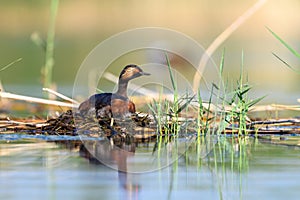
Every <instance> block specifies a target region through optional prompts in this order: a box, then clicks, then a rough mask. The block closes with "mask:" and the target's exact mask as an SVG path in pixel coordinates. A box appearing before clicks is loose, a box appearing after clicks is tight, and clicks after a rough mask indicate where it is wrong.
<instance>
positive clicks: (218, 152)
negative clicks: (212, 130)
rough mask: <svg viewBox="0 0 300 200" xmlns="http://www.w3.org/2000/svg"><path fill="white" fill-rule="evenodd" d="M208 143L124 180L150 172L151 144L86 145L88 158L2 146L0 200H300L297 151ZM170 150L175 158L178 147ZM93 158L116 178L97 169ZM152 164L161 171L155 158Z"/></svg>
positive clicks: (69, 146)
mask: <svg viewBox="0 0 300 200" xmlns="http://www.w3.org/2000/svg"><path fill="white" fill-rule="evenodd" d="M10 137H11V138H13V137H12V136H10ZM6 138H8V136H7V137H6ZM288 139H289V138H288ZM212 141H214V142H211V145H212V148H211V149H210V150H209V151H206V152H205V151H204V150H203V148H202V147H204V144H205V143H207V142H205V141H203V143H201V142H200V143H198V141H195V142H192V143H191V144H190V146H189V148H188V149H187V151H186V152H185V153H184V154H182V155H181V156H179V157H178V159H177V160H176V161H175V162H172V163H171V164H170V165H169V166H168V167H164V168H160V169H159V170H156V171H152V172H150V173H126V172H125V171H124V170H125V169H126V168H127V170H128V169H129V170H130V169H131V168H132V166H133V163H132V162H133V161H134V162H137V161H138V159H139V164H141V165H142V166H147V165H149V160H148V157H147V159H143V157H142V156H140V155H139V154H140V153H141V152H143V151H150V152H151V155H152V151H153V148H154V146H155V142H153V143H149V144H147V145H143V144H141V143H138V144H136V143H134V142H133V143H131V144H129V143H127V144H124V145H123V146H117V145H113V146H112V145H111V146H108V144H109V141H108V143H107V144H106V143H104V144H102V143H101V141H88V142H87V145H86V146H87V148H89V150H93V151H87V148H85V147H84V146H83V144H82V142H81V141H76V140H73V141H71V140H62V141H59V140H57V141H56V142H45V141H40V140H28V139H26V140H25V139H22V140H15V141H12V140H11V141H9V140H2V141H0V155H1V159H0V185H1V187H0V198H1V199H22V198H23V197H24V196H26V197H28V198H31V199H41V198H49V199H51V198H52V199H55V198H56V199H61V198H64V197H65V196H66V195H68V198H70V199H95V198H97V199H138V198H143V199H156V198H157V199H188V198H191V199H196V198H203V199H255V198H257V199H267V198H271V199H282V198H289V199H297V197H298V195H299V191H298V189H297V188H298V187H299V178H300V173H299V166H300V159H299V158H300V156H299V155H300V154H299V152H300V150H299V148H297V147H289V146H288V147H287V146H278V145H273V144H270V143H261V142H260V140H254V139H253V138H245V139H242V140H237V139H236V138H231V137H220V138H217V140H212ZM8 142H9V143H8ZM264 142H265V141H264ZM163 144H164V143H163ZM233 144H239V145H233ZM163 146H166V145H165V144H164V145H162V146H161V147H163ZM170 146H171V147H172V152H174V151H175V149H174V147H175V145H170ZM120 148H123V150H124V149H125V150H127V152H126V151H123V152H122V151H119V149H120ZM166 148H167V147H166ZM166 148H162V151H165V150H166ZM169 149H170V148H169ZM207 149H209V148H207ZM204 152H205V153H204ZM95 153H98V154H100V155H101V156H103V157H104V158H105V159H107V160H105V161H110V164H111V166H112V167H114V168H115V169H116V170H113V169H111V168H108V167H106V166H105V165H103V164H101V163H100V162H99V160H98V159H96V158H95V157H94V154H95ZM169 153H170V152H169ZM79 154H80V155H81V156H82V157H79ZM153 156H157V154H153ZM173 156H174V155H173ZM161 158H162V159H164V158H167V157H161ZM134 159H136V160H134ZM154 161H155V162H156V165H158V164H159V159H158V157H156V160H154ZM88 163H89V164H88ZM279 191H280V192H279Z"/></svg>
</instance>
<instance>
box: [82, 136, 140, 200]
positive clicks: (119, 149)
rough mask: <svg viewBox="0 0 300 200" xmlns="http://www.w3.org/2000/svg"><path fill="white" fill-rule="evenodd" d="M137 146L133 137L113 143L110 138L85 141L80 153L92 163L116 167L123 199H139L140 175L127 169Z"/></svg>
mask: <svg viewBox="0 0 300 200" xmlns="http://www.w3.org/2000/svg"><path fill="white" fill-rule="evenodd" d="M135 148H136V143H135V142H134V138H133V137H132V138H127V140H126V141H125V142H121V143H118V144H112V143H111V142H110V141H109V140H101V141H83V144H82V145H81V146H80V151H79V153H80V156H82V157H84V158H86V159H88V160H89V161H90V163H92V164H104V165H106V166H108V167H110V168H113V169H116V170H117V171H118V178H119V186H120V189H121V191H122V192H121V195H122V199H124V198H125V197H126V198H125V199H138V194H139V190H140V185H138V184H137V183H136V181H135V180H136V179H137V178H138V175H137V174H133V173H128V169H127V160H128V158H130V157H133V156H134V154H135ZM123 192H124V193H123Z"/></svg>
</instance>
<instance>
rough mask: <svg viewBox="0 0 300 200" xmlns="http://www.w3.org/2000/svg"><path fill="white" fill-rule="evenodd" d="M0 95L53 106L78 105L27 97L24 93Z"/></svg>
mask: <svg viewBox="0 0 300 200" xmlns="http://www.w3.org/2000/svg"><path fill="white" fill-rule="evenodd" d="M0 97H2V98H10V99H17V100H22V101H29V102H34V103H41V104H47V105H54V106H62V107H70V108H77V107H78V104H72V103H65V102H61V101H54V100H48V99H41V98H36V97H29V96H24V95H18V94H12V93H8V92H0Z"/></svg>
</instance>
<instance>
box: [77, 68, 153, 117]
mask: <svg viewBox="0 0 300 200" xmlns="http://www.w3.org/2000/svg"><path fill="white" fill-rule="evenodd" d="M143 75H150V74H149V73H145V72H143V70H142V69H141V68H140V67H138V66H137V65H127V66H126V67H125V68H124V69H123V70H122V71H121V73H120V76H119V83H118V90H117V92H116V93H101V94H94V95H92V96H90V97H89V98H88V99H87V100H86V101H84V102H82V103H81V104H80V106H79V111H80V112H81V113H84V112H86V111H88V110H89V109H91V108H95V109H96V113H97V112H98V111H99V110H100V109H101V111H103V112H107V113H111V114H112V115H124V114H126V113H128V112H130V113H134V112H135V105H134V103H133V102H132V101H130V100H129V99H128V97H127V86H128V82H129V81H130V80H132V79H134V78H137V77H140V76H143ZM102 109H103V110H102Z"/></svg>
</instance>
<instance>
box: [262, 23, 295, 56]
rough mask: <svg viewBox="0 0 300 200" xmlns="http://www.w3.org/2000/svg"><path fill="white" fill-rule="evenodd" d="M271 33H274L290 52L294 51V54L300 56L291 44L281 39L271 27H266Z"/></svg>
mask: <svg viewBox="0 0 300 200" xmlns="http://www.w3.org/2000/svg"><path fill="white" fill-rule="evenodd" d="M266 28H267V29H268V30H269V31H270V33H272V35H273V36H274V37H275V38H276V39H277V40H279V41H280V43H281V44H283V45H284V46H285V47H286V48H287V49H288V50H289V51H290V52H292V54H294V55H295V56H296V57H298V58H300V54H299V53H298V52H297V51H296V50H295V49H293V48H292V47H291V46H289V45H288V44H287V43H286V42H285V41H284V40H283V39H281V38H280V37H279V36H278V35H277V34H276V33H274V32H273V31H272V30H271V29H270V28H268V27H266Z"/></svg>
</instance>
